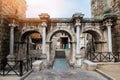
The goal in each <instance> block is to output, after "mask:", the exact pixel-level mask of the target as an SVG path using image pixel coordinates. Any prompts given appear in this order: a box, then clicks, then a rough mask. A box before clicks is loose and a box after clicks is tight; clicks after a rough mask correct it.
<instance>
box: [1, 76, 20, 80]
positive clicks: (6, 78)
mask: <svg viewBox="0 0 120 80" xmlns="http://www.w3.org/2000/svg"><path fill="white" fill-rule="evenodd" d="M0 80H20V77H18V76H13V75H11V76H0Z"/></svg>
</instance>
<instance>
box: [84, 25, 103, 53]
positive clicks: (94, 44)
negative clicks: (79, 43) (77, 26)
mask: <svg viewBox="0 0 120 80" xmlns="http://www.w3.org/2000/svg"><path fill="white" fill-rule="evenodd" d="M84 33H88V34H90V35H91V36H92V39H91V40H89V43H88V44H89V46H90V45H91V49H90V50H91V51H92V52H93V51H95V52H101V51H104V47H102V46H104V45H105V44H104V43H105V40H104V36H103V34H102V32H101V30H100V29H98V28H92V27H86V28H84Z"/></svg>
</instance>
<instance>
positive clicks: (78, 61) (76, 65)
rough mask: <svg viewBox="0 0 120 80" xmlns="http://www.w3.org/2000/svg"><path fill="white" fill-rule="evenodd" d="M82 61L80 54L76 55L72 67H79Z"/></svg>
mask: <svg viewBox="0 0 120 80" xmlns="http://www.w3.org/2000/svg"><path fill="white" fill-rule="evenodd" d="M82 63H83V58H82V57H81V55H76V62H75V65H74V67H75V68H81V66H82Z"/></svg>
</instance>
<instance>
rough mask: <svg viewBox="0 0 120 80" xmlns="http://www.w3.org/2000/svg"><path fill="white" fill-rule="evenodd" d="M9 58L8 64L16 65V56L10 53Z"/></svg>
mask: <svg viewBox="0 0 120 80" xmlns="http://www.w3.org/2000/svg"><path fill="white" fill-rule="evenodd" d="M7 60H8V64H9V65H11V66H12V65H15V56H14V55H11V54H9V55H8V56H7Z"/></svg>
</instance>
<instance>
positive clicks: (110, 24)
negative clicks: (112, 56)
mask: <svg viewBox="0 0 120 80" xmlns="http://www.w3.org/2000/svg"><path fill="white" fill-rule="evenodd" d="M106 26H107V32H108V33H107V36H108V52H112V32H111V27H112V23H111V19H109V20H108V21H107V22H106Z"/></svg>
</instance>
